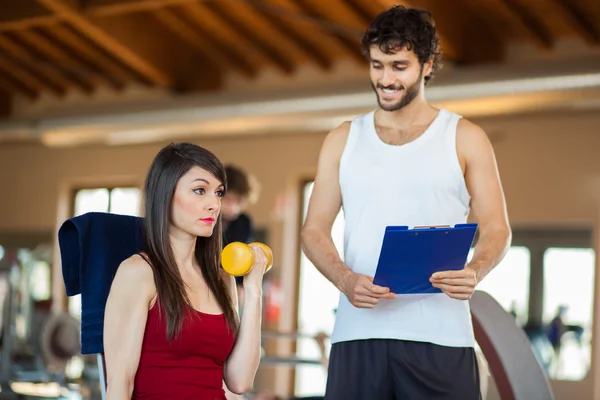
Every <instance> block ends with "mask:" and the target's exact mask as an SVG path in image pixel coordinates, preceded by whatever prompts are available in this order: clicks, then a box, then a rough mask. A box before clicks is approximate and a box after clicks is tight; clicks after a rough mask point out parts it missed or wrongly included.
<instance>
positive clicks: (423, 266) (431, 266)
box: [373, 224, 477, 294]
mask: <svg viewBox="0 0 600 400" xmlns="http://www.w3.org/2000/svg"><path fill="white" fill-rule="evenodd" d="M476 231H477V224H456V225H455V226H454V227H451V226H432V227H415V228H413V229H409V228H408V226H388V227H386V230H385V235H384V237H383V243H382V245H381V252H380V254H379V261H378V263H377V270H376V272H375V276H374V277H373V283H374V284H376V285H380V286H385V287H388V288H390V291H391V292H393V293H396V294H424V293H442V291H441V290H440V289H437V288H434V287H433V286H432V285H431V282H429V278H430V277H431V275H432V274H433V273H434V272H439V271H448V270H460V269H463V268H464V266H465V265H466V262H467V257H468V255H469V250H470V248H471V245H472V244H473V240H474V238H475V232H476Z"/></svg>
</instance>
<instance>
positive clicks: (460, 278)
mask: <svg viewBox="0 0 600 400" xmlns="http://www.w3.org/2000/svg"><path fill="white" fill-rule="evenodd" d="M429 281H430V282H431V284H432V285H433V287H435V288H438V289H440V290H441V291H442V292H444V293H446V294H447V295H448V296H450V297H451V298H453V299H457V300H469V299H470V298H471V296H472V295H473V292H475V286H477V273H476V272H475V270H473V269H472V268H470V267H465V268H463V269H461V270H457V271H441V272H436V273H435V274H433V275H431V278H429Z"/></svg>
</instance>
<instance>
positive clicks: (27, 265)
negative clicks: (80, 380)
mask: <svg viewBox="0 0 600 400" xmlns="http://www.w3.org/2000/svg"><path fill="white" fill-rule="evenodd" d="M37 256H38V255H37V254H34V252H30V251H25V250H23V251H20V252H19V256H18V259H12V260H7V261H5V262H0V271H1V272H2V274H1V278H0V280H1V281H2V282H3V283H5V284H6V296H5V299H4V304H3V305H4V310H3V318H2V328H3V340H2V354H1V359H0V386H1V391H0V400H5V399H31V400H33V399H48V398H53V399H65V400H66V399H72V400H75V399H81V395H80V394H78V393H77V391H76V390H74V389H73V388H69V387H68V385H67V384H66V381H65V375H66V374H65V369H66V365H67V362H68V361H70V360H71V359H72V358H73V357H74V356H77V355H78V354H79V322H78V321H77V320H75V319H74V318H73V317H71V316H70V315H68V314H62V313H49V314H48V315H46V313H45V312H42V313H41V314H35V313H34V312H33V310H34V306H33V299H32V297H31V293H30V292H29V287H28V285H29V282H30V275H31V273H32V270H33V265H34V264H35V262H36V261H41V260H40V259H39V258H37ZM17 321H21V322H22V328H21V329H19V328H18V327H17V325H18V324H17Z"/></svg>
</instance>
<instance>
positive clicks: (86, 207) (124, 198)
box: [68, 187, 141, 318]
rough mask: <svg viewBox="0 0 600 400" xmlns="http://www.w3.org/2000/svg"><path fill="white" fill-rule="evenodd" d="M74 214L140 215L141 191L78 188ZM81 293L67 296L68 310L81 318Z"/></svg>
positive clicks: (120, 188)
mask: <svg viewBox="0 0 600 400" xmlns="http://www.w3.org/2000/svg"><path fill="white" fill-rule="evenodd" d="M73 204H74V210H73V214H74V216H78V215H82V214H85V213H88V212H107V213H112V214H123V215H136V216H138V215H140V204H141V191H140V189H139V188H136V187H116V188H112V187H111V188H93V189H80V190H77V191H76V192H75V198H74V201H73ZM80 296H81V295H77V296H72V297H69V302H68V310H69V313H70V314H71V315H73V316H74V317H76V318H81V297H80Z"/></svg>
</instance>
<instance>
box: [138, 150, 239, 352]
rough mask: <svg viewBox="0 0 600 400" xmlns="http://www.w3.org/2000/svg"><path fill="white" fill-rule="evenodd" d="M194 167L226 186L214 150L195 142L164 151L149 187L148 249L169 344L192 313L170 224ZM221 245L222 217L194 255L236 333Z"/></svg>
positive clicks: (199, 242)
mask: <svg viewBox="0 0 600 400" xmlns="http://www.w3.org/2000/svg"><path fill="white" fill-rule="evenodd" d="M194 166H198V167H200V168H202V169H204V170H206V171H208V172H209V173H211V174H212V175H213V176H214V177H215V178H216V179H218V180H219V181H220V182H221V183H223V185H224V186H225V187H227V180H226V175H225V168H224V167H223V164H222V163H221V161H220V160H219V159H218V158H217V157H216V156H215V155H214V154H213V153H211V152H210V151H208V150H206V149H204V148H202V147H200V146H197V145H195V144H191V143H177V144H173V143H172V144H170V145H168V146H166V147H164V148H163V149H162V150H161V151H160V152H159V153H158V154H157V155H156V157H155V158H154V161H153V162H152V165H151V166H150V170H149V171H148V176H147V177H146V183H145V187H144V196H145V201H144V208H145V216H144V217H145V218H144V250H145V252H146V254H147V255H148V258H149V259H150V265H151V267H152V270H153V271H154V281H155V284H156V291H157V294H158V299H159V305H160V311H161V315H162V316H164V317H165V318H166V323H167V338H168V339H169V340H171V339H172V338H173V337H175V336H177V335H178V334H179V333H180V332H181V329H182V327H183V323H184V319H185V317H186V315H188V312H187V311H189V310H190V309H191V302H190V300H189V297H188V295H187V291H186V286H185V284H184V282H183V279H182V278H181V274H180V273H179V269H178V267H177V264H176V262H175V256H174V254H173V249H172V248H171V245H170V241H169V225H170V223H171V207H172V203H173V195H174V192H175V188H176V186H177V182H178V181H179V179H180V178H181V177H182V176H183V175H184V174H185V173H187V172H188V171H189V170H190V169H191V168H192V167H194ZM222 240H223V239H222V227H221V216H220V214H219V217H218V219H217V221H216V224H215V228H214V230H213V234H212V235H211V236H210V237H198V238H197V239H196V249H195V256H196V260H197V262H198V264H199V265H200V270H201V272H202V276H203V277H204V279H205V280H206V284H207V285H208V288H209V289H210V290H211V292H212V293H213V295H214V296H215V298H216V300H217V302H218V303H219V306H220V307H221V310H223V313H224V316H225V319H226V320H227V323H228V325H229V328H230V329H231V330H232V331H235V330H236V329H237V326H236V324H237V322H236V319H235V311H234V308H233V303H232V299H231V296H230V295H229V293H228V290H227V286H226V284H225V281H224V280H223V279H222V278H221V274H220V272H219V269H220V259H221V250H222Z"/></svg>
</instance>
